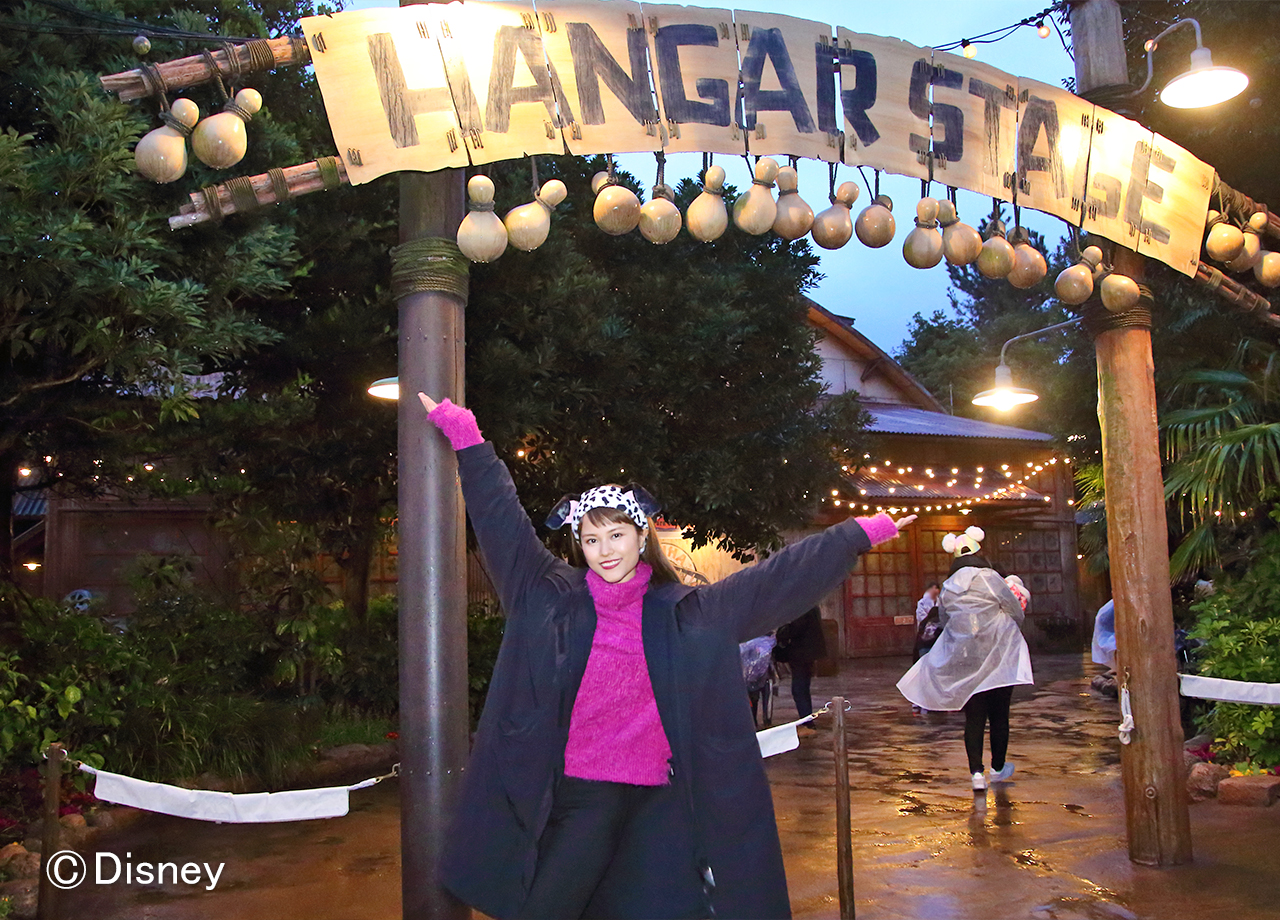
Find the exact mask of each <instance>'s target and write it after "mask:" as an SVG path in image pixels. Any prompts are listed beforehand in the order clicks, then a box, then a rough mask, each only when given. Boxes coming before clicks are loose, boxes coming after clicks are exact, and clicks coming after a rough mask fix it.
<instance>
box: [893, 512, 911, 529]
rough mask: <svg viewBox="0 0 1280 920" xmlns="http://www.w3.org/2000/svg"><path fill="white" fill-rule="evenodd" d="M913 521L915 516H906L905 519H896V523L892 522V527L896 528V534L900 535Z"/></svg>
mask: <svg viewBox="0 0 1280 920" xmlns="http://www.w3.org/2000/svg"><path fill="white" fill-rule="evenodd" d="M915 519H916V515H914V514H908V515H907V516H906V517H903V518H898V519H897V520H896V521H894V522H893V526H894V527H897V528H898V532H899V533H901V532H902V529H903V528H904V527H908V526H910V525H911V524H913V523H915Z"/></svg>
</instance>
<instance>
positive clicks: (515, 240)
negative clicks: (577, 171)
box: [502, 179, 569, 252]
mask: <svg viewBox="0 0 1280 920" xmlns="http://www.w3.org/2000/svg"><path fill="white" fill-rule="evenodd" d="M568 193H569V190H568V189H567V188H565V185H564V183H563V182H561V181H560V180H559V179H548V180H547V181H546V182H544V183H542V188H541V189H539V190H538V194H537V195H536V196H535V197H534V199H533V201H531V202H529V203H528V204H522V205H520V206H519V207H518V208H512V209H511V210H510V211H508V212H507V216H506V217H504V218H503V219H502V222H503V224H505V225H506V228H507V239H508V240H510V241H511V245H512V246H514V247H516V249H521V250H524V251H525V252H533V250H535V249H537V248H538V247H539V246H541V245H542V244H543V243H545V242H546V241H547V234H548V233H549V232H551V212H552V211H554V210H555V209H556V205H558V204H559V203H560V202H562V201H564V198H565V195H567V194H568Z"/></svg>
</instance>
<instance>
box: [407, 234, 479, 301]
mask: <svg viewBox="0 0 1280 920" xmlns="http://www.w3.org/2000/svg"><path fill="white" fill-rule="evenodd" d="M470 289H471V262H470V260H469V259H467V257H466V256H464V255H463V254H462V250H461V249H459V248H458V244H457V243H456V242H455V241H454V240H450V239H444V238H442V237H428V238H426V239H421V240H410V241H409V242H407V243H404V244H402V245H400V246H396V247H395V248H394V249H392V250H391V290H392V293H394V295H395V298H396V300H400V299H402V298H404V297H407V296H408V295H410V294H417V293H420V292H422V291H442V292H444V293H446V294H452V295H453V296H454V297H456V298H458V299H459V300H460V301H462V303H463V304H464V305H465V304H466V303H467V295H468V293H469V291H470Z"/></svg>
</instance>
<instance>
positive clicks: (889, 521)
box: [855, 512, 898, 546]
mask: <svg viewBox="0 0 1280 920" xmlns="http://www.w3.org/2000/svg"><path fill="white" fill-rule="evenodd" d="M855 520H856V521H857V522H858V524H859V526H861V527H862V529H863V530H864V531H866V534H867V539H868V540H870V541H871V545H872V546H876V545H877V544H880V543H888V542H889V541H890V540H892V539H893V538H894V537H896V536H897V535H898V525H897V524H895V523H893V518H891V517H889V515H887V514H884V513H883V512H881V513H880V514H877V515H876V516H875V517H860V518H855Z"/></svg>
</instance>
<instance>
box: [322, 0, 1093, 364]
mask: <svg viewBox="0 0 1280 920" xmlns="http://www.w3.org/2000/svg"><path fill="white" fill-rule="evenodd" d="M395 5H396V4H395V3H392V2H388V0H354V2H348V3H347V4H345V6H346V8H347V9H369V8H373V7H384V6H395ZM688 5H689V6H706V7H713V6H718V7H721V8H724V7H733V6H734V5H733V4H713V3H694V4H688ZM1047 5H1048V3H1047V2H1042V0H1031V2H1028V0H889V2H879V3H870V2H865V0H864V2H850V0H751V2H749V3H744V4H741V5H739V6H738V8H741V9H746V10H753V11H757V12H770V13H783V14H786V15H788V16H797V17H800V18H804V19H812V20H815V21H818V22H825V23H828V24H830V25H832V26H844V27H845V28H848V29H851V30H853V31H855V32H866V33H870V34H873V35H883V36H887V37H891V38H900V39H902V40H904V41H908V42H911V43H912V44H915V45H919V46H920V47H932V46H936V45H945V44H949V43H951V42H955V41H959V40H960V39H962V38H969V37H972V36H974V35H978V34H980V33H983V32H989V31H991V30H993V29H997V28H1000V27H1002V26H1007V25H1011V24H1012V23H1015V22H1017V21H1018V20H1020V19H1023V18H1024V17H1027V16H1031V15H1034V14H1035V13H1037V12H1038V11H1040V10H1041V9H1043V8H1044V7H1045V6H1047ZM977 48H978V56H977V59H978V60H980V61H983V62H984V63H987V64H990V65H991V66H993V67H998V68H1000V69H1001V70H1004V71H1006V72H1007V73H1010V74H1013V75H1014V76H1019V77H1029V78H1031V79H1033V80H1039V81H1041V82H1043V83H1050V84H1054V85H1059V86H1060V85H1061V81H1062V80H1063V78H1065V77H1069V76H1071V75H1072V74H1073V73H1074V69H1073V65H1072V62H1071V58H1070V57H1069V55H1068V54H1067V52H1066V50H1064V48H1063V47H1062V43H1061V42H1060V41H1059V40H1058V36H1057V34H1056V33H1055V34H1052V35H1050V37H1049V38H1046V39H1042V38H1040V37H1039V35H1038V34H1037V33H1036V30H1035V28H1034V27H1029V28H1022V29H1019V30H1018V31H1017V32H1015V33H1014V34H1013V35H1012V36H1011V37H1009V38H1006V39H1004V40H1003V41H1000V42H995V43H992V44H980V45H978V46H977ZM720 159H721V162H723V163H724V166H725V169H726V170H727V172H728V174H729V180H728V181H729V182H731V183H733V184H735V185H737V186H738V187H739V188H742V187H745V185H746V184H747V181H748V176H747V166H746V164H745V163H743V162H741V160H738V161H737V162H735V163H730V162H727V158H720ZM619 164H620V165H621V166H622V167H623V168H624V169H627V170H628V171H630V172H632V173H634V174H635V175H636V177H637V178H639V179H640V181H641V182H642V183H644V184H645V185H646V186H647V185H649V184H651V183H652V176H653V172H654V163H653V158H652V156H651V155H649V154H634V155H630V156H622V157H619ZM701 168H702V158H701V156H699V155H697V154H676V155H673V156H671V157H670V158H669V159H668V161H667V182H668V183H669V184H671V185H675V184H676V183H677V182H678V181H679V180H680V178H681V177H684V176H696V175H697V174H698V171H699V170H700V169H701ZM850 179H852V180H859V182H860V178H859V176H858V173H857V171H856V170H853V169H850V168H847V167H841V168H840V171H839V174H838V177H837V182H843V181H846V180H850ZM880 190H881V192H882V193H883V194H886V195H889V196H890V197H891V198H892V199H893V200H894V213H895V216H896V217H897V224H898V233H897V237H896V238H895V240H894V241H893V242H892V243H890V244H889V245H888V246H886V247H884V248H883V249H867V248H866V247H865V246H863V245H861V244H860V243H859V242H858V241H857V239H856V238H855V239H854V240H852V241H851V242H850V243H849V244H848V245H847V246H845V247H844V248H843V249H839V250H836V251H834V252H828V251H825V250H822V249H819V248H818V247H817V246H814V249H815V250H816V251H817V252H818V253H820V254H821V257H822V264H821V269H820V270H821V272H822V274H823V275H824V278H823V279H822V281H821V282H820V283H819V284H818V286H817V289H816V290H814V291H811V292H810V295H811V296H812V297H813V298H814V299H815V300H817V301H818V302H819V303H821V304H822V305H823V306H824V307H826V308H827V309H829V310H831V311H832V312H834V313H838V314H840V315H842V316H849V317H852V318H853V319H854V321H855V324H856V325H857V328H858V329H859V330H860V331H861V332H862V333H863V334H864V335H866V336H868V337H869V338H871V339H872V340H873V341H874V342H875V343H876V344H878V345H879V346H880V347H882V348H884V349H885V350H887V351H894V350H895V349H897V347H898V346H899V345H900V344H901V343H902V340H903V338H904V336H905V335H906V332H907V328H908V326H909V324H910V322H911V317H912V316H913V315H914V314H916V313H923V314H925V315H926V316H927V315H929V314H931V313H933V311H934V310H946V309H949V304H948V300H947V289H948V286H949V282H948V278H947V272H946V268H945V263H944V264H943V265H939V266H938V267H936V268H932V269H928V270H925V271H921V270H918V269H913V268H911V267H910V266H909V265H907V263H906V262H905V261H903V258H902V240H903V238H905V236H906V234H907V232H908V230H910V228H911V226H912V219H913V218H914V216H915V203H916V201H918V200H919V198H920V181H919V180H918V179H908V178H905V177H902V176H891V175H887V174H886V175H883V176H882V178H881V187H880ZM933 191H934V193H935V194H937V195H940V194H942V187H941V186H938V185H935V186H934V187H933ZM827 192H828V182H827V166H826V164H825V163H819V162H816V161H812V160H802V161H801V164H800V194H801V195H802V196H803V197H804V198H805V200H806V201H808V202H809V204H810V205H812V206H813V207H814V210H815V211H817V210H821V209H823V208H825V207H826V206H827ZM867 203H868V196H867V193H866V190H865V188H864V189H863V192H862V195H861V196H860V197H859V199H858V203H857V204H856V205H854V214H855V215H856V214H857V212H858V211H860V210H861V209H862V208H863V207H865V206H866V204H867ZM958 203H959V208H960V216H961V218H962V219H964V220H965V221H966V222H968V223H970V224H973V225H974V226H976V225H977V224H978V222H979V220H980V219H981V218H982V216H983V215H985V214H987V213H989V212H990V210H991V200H990V199H989V198H982V197H979V196H977V195H974V194H971V193H969V192H965V191H961V192H960V193H959V198H958ZM1022 214H1023V221H1024V223H1025V224H1026V225H1027V226H1029V227H1031V228H1032V229H1035V230H1038V231H1040V232H1041V233H1044V234H1045V236H1046V238H1047V240H1048V242H1049V245H1050V246H1052V245H1055V244H1056V242H1057V240H1058V239H1059V238H1060V237H1062V236H1064V235H1065V234H1066V225H1065V224H1063V222H1062V221H1060V220H1058V219H1057V218H1054V217H1050V216H1049V215H1045V214H1039V213H1036V212H1030V211H1026V210H1024V211H1023V212H1022ZM730 232H735V231H734V230H733V229H732V228H731V230H730Z"/></svg>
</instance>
